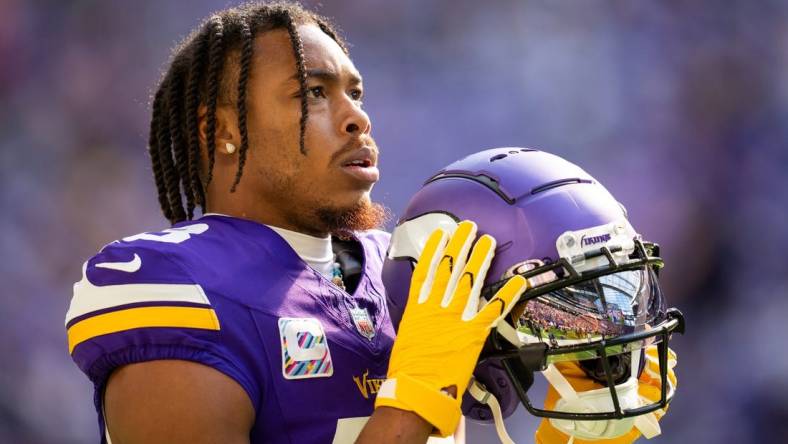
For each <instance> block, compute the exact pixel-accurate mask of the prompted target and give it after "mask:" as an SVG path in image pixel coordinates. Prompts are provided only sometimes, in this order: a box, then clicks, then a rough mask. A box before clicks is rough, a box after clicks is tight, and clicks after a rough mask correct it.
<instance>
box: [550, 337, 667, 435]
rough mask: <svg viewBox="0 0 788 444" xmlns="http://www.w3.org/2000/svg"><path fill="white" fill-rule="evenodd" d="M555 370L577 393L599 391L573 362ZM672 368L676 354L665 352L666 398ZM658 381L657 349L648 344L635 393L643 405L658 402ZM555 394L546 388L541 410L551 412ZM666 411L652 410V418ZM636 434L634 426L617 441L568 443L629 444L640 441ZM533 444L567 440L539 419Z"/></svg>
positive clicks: (660, 415)
mask: <svg viewBox="0 0 788 444" xmlns="http://www.w3.org/2000/svg"><path fill="white" fill-rule="evenodd" d="M554 365H555V367H556V368H557V369H558V370H559V371H560V372H561V374H562V375H563V376H564V377H565V378H566V380H567V381H568V382H569V383H570V384H571V385H572V387H573V388H574V389H575V391H577V392H584V391H588V390H594V389H598V388H601V387H602V385H600V384H598V383H596V382H595V381H593V380H592V379H591V378H589V377H588V376H586V374H585V372H584V371H583V369H581V368H580V366H579V365H578V364H577V362H560V363H556V364H554ZM675 366H676V353H674V352H673V350H670V349H668V387H667V390H668V396H670V395H671V394H672V392H673V391H674V390H675V389H676V384H677V380H676V373H675V372H674V371H673V368H674V367H675ZM661 390H662V389H661V379H660V376H659V355H658V352H657V346H656V345H652V346H650V347H648V348H646V366H645V367H644V369H643V373H641V375H640V377H639V378H638V394H639V395H640V397H641V398H642V400H643V403H644V405H645V404H653V403H655V402H657V401H659V399H660V395H661V393H662V392H661ZM558 399H559V394H558V392H557V391H556V390H555V389H554V388H553V386H552V385H549V387H548V390H547V396H546V398H545V403H544V405H545V409H546V410H551V409H553V408H554V407H555V404H556V402H558ZM666 412H667V407H665V408H664V409H659V410H656V411H654V412H653V413H654V415H655V416H656V419H657V420H659V419H660V418H662V416H663V415H665V413H666ZM640 435H641V433H640V431H639V430H638V428H637V427H632V429H631V430H630V431H629V432H628V433H626V434H625V435H622V436H619V437H617V438H609V439H597V440H584V439H580V438H574V440H572V441H571V442H572V443H573V444H630V443H633V442H635V441H636V440H637V439H638V438H640ZM535 440H536V444H564V443H567V442H569V441H570V437H569V435H567V434H565V433H563V432H561V431H560V430H558V429H557V428H555V427H554V426H553V425H552V424H551V423H550V420H549V419H548V418H543V419H542V422H541V423H540V424H539V428H538V429H537V430H536V435H535Z"/></svg>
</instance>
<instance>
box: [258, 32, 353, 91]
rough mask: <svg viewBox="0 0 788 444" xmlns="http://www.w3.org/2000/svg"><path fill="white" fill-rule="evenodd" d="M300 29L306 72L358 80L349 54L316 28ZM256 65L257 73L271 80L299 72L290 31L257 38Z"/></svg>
mask: <svg viewBox="0 0 788 444" xmlns="http://www.w3.org/2000/svg"><path fill="white" fill-rule="evenodd" d="M297 29H298V34H299V35H300V37H301V42H302V45H303V48H304V64H305V65H306V68H307V69H324V70H330V71H332V72H335V73H337V74H338V75H340V76H344V75H352V76H355V77H359V74H358V71H357V70H356V67H355V66H354V65H353V62H352V61H351V60H350V58H349V57H348V56H347V54H345V53H344V51H342V48H340V47H339V45H338V44H337V42H335V41H334V39H332V38H331V37H329V36H328V35H326V34H325V33H324V32H323V31H322V30H321V29H320V28H319V27H318V26H317V25H315V24H307V25H299V26H298V28H297ZM253 63H254V65H255V68H254V69H255V71H258V70H259V71H262V72H264V75H265V76H266V77H269V78H270V79H271V80H275V79H276V80H278V81H282V80H286V79H289V78H290V77H292V76H293V74H295V72H296V64H295V56H294V54H293V47H292V44H291V42H290V36H289V34H288V32H287V30H285V29H276V30H273V31H269V32H266V33H264V34H262V35H260V36H258V37H256V38H255V42H254V62H253ZM259 71H258V72H259Z"/></svg>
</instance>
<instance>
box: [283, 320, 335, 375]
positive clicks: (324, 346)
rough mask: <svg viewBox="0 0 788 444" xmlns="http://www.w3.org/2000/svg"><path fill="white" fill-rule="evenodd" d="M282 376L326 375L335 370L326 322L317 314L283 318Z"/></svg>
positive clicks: (331, 373)
mask: <svg viewBox="0 0 788 444" xmlns="http://www.w3.org/2000/svg"><path fill="white" fill-rule="evenodd" d="M279 338H280V339H281V343H282V376H284V377H285V379H304V378H322V377H328V376H331V375H333V374H334V366H333V365H332V362H331V353H330V352H329V350H328V342H327V341H326V334H325V332H324V331H323V326H322V325H321V324H320V321H318V320H317V319H315V318H279Z"/></svg>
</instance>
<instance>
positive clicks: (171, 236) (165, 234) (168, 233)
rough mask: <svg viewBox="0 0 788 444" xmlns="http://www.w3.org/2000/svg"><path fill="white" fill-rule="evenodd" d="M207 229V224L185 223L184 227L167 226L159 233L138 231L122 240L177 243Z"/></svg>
mask: <svg viewBox="0 0 788 444" xmlns="http://www.w3.org/2000/svg"><path fill="white" fill-rule="evenodd" d="M207 230H208V224H193V225H186V226H185V227H176V228H168V229H166V230H163V231H161V232H160V233H140V234H135V235H134V236H129V237H124V238H123V241H124V242H132V241H135V240H149V241H154V242H165V243H168V244H179V243H181V242H183V241H185V240H188V239H189V238H190V237H191V236H192V234H201V233H205V231H207Z"/></svg>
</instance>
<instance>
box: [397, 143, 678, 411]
mask: <svg viewBox="0 0 788 444" xmlns="http://www.w3.org/2000/svg"><path fill="white" fill-rule="evenodd" d="M465 219H468V220H471V221H474V222H476V224H477V225H478V232H479V235H481V234H485V233H486V234H490V235H492V236H493V237H494V238H495V239H496V240H497V241H498V242H497V245H498V247H497V249H496V252H495V258H494V259H493V262H492V264H491V265H490V268H489V271H488V272H487V276H486V280H485V287H484V290H483V297H484V298H486V299H490V298H491V297H492V295H494V294H495V291H496V290H497V289H498V288H500V287H501V286H502V285H503V283H504V282H506V280H507V279H508V278H510V277H512V276H514V275H515V274H520V275H523V276H524V277H526V278H527V279H528V280H529V282H530V283H531V285H532V287H533V288H530V289H529V290H528V291H526V292H525V293H524V294H523V295H522V296H521V299H520V302H519V303H518V304H517V305H516V306H515V308H514V309H513V310H512V313H511V314H510V315H509V316H508V317H507V319H506V322H502V323H499V324H498V326H497V327H496V329H494V332H493V333H492V334H491V335H490V338H489V339H488V341H487V344H486V345H485V349H484V350H483V351H482V355H481V356H480V360H479V363H478V365H477V367H476V370H475V371H474V378H475V379H476V380H477V381H478V382H480V383H481V384H482V385H483V386H484V388H485V389H486V391H488V392H489V393H490V394H492V395H493V396H495V397H496V398H497V401H498V403H500V406H501V410H502V412H503V416H504V417H506V416H509V415H511V413H512V412H514V410H515V409H516V408H517V404H518V401H521V402H522V403H523V404H524V405H525V407H526V409H527V410H528V411H529V412H531V413H532V414H534V415H537V416H543V417H550V418H559V419H573V420H591V419H621V418H626V417H631V416H636V415H640V414H643V413H648V412H651V411H654V410H656V409H658V408H661V407H664V406H665V405H666V404H667V403H668V402H669V401H670V398H671V396H672V392H671V393H668V389H667V387H666V385H665V383H664V381H665V380H666V379H667V378H666V372H667V370H666V365H660V374H661V376H662V381H663V387H662V391H663V396H662V399H661V400H660V402H658V403H654V404H652V405H649V406H642V407H639V408H637V409H627V408H624V407H626V406H625V405H624V406H623V407H622V405H620V403H619V400H618V398H617V394H616V389H615V388H614V387H615V386H616V385H617V384H619V383H620V382H621V381H622V380H625V379H627V377H628V376H629V375H630V374H631V369H632V368H633V366H634V367H635V371H636V372H637V371H640V370H642V368H639V367H641V366H642V359H641V362H640V363H639V364H638V363H633V362H631V359H633V357H634V358H635V359H637V356H642V355H640V353H641V352H640V350H641V349H643V348H644V347H646V346H648V345H651V344H658V348H659V355H660V360H663V359H664V360H667V353H668V351H667V342H668V338H669V335H670V333H672V332H673V331H678V332H683V325H684V320H683V317H682V316H681V313H680V312H678V310H675V309H668V308H667V306H666V304H665V300H664V298H663V296H662V293H661V291H660V289H659V285H658V279H657V275H658V269H659V268H661V267H662V264H663V263H662V260H661V259H660V258H659V257H658V256H659V247H658V246H657V245H656V244H653V243H648V242H644V241H642V240H641V238H640V236H639V235H638V234H637V232H636V231H635V230H634V229H633V228H632V226H631V225H630V223H629V222H628V221H627V214H626V210H625V209H624V207H623V206H622V205H621V204H619V203H618V202H617V201H616V199H614V198H613V196H612V195H611V194H610V193H609V192H608V191H607V189H605V187H603V186H602V185H601V184H600V183H599V182H597V181H596V180H595V179H594V178H593V177H591V176H590V175H589V174H588V173H586V172H585V171H583V170H582V169H581V168H580V167H578V166H576V165H574V164H572V163H570V162H568V161H566V160H564V159H562V158H560V157H558V156H555V155H552V154H548V153H545V152H542V151H537V150H534V149H528V148H496V149H490V150H486V151H482V152H478V153H475V154H472V155H470V156H467V157H465V158H463V159H461V160H459V161H457V162H454V163H452V164H451V165H449V166H447V167H446V168H444V169H443V170H441V171H439V172H438V173H437V174H435V175H434V176H433V177H431V178H430V179H429V180H427V181H426V183H425V184H424V186H423V187H422V188H421V190H419V191H418V192H417V193H416V195H415V196H413V198H412V199H411V201H410V203H409V204H408V207H407V209H406V210H405V212H404V214H403V215H402V217H401V218H400V220H399V221H398V223H397V227H396V228H395V230H394V232H393V234H392V239H391V244H390V247H389V251H388V254H387V259H386V263H385V265H384V268H383V280H384V284H385V286H386V292H387V298H388V305H389V311H390V313H391V318H392V321H393V323H394V326H395V327H398V325H399V322H400V320H401V318H402V313H403V311H404V309H405V304H406V302H407V300H408V286H409V284H410V277H411V273H412V270H413V266H414V264H415V262H416V261H417V260H418V257H419V255H420V253H421V249H422V248H423V246H424V243H425V242H426V239H427V237H428V236H429V234H430V233H431V232H432V231H433V230H434V229H435V228H437V227H443V228H445V229H446V230H447V231H449V232H451V231H453V229H454V227H456V225H457V223H458V222H459V221H461V220H465ZM482 303H484V301H482ZM632 353H635V354H632ZM566 360H572V361H578V362H579V363H580V364H581V367H582V368H583V369H584V370H585V371H586V373H587V375H588V376H589V377H591V378H593V379H595V380H597V381H598V382H599V383H600V384H602V385H604V386H607V387H609V388H610V393H611V398H613V400H612V405H613V406H614V407H615V408H614V409H612V410H611V411H610V412H605V413H599V412H597V413H592V414H584V413H577V412H562V411H558V410H546V409H541V408H537V407H535V406H534V405H533V403H532V402H531V400H530V399H529V398H528V395H527V393H526V392H527V391H528V389H529V387H530V386H531V384H532V382H533V373H534V372H536V371H540V370H545V369H546V368H547V366H548V365H549V364H551V363H554V362H558V361H566ZM660 362H666V361H660ZM463 411H464V413H465V414H466V415H468V416H470V417H473V418H475V419H481V420H488V419H491V414H490V412H489V410H488V408H487V407H486V406H484V405H482V404H480V403H478V402H476V401H474V400H473V399H471V398H469V397H468V396H467V394H466V397H465V398H464V400H463Z"/></svg>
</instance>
